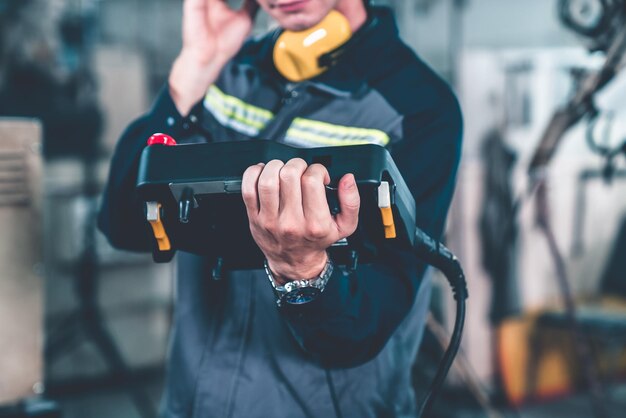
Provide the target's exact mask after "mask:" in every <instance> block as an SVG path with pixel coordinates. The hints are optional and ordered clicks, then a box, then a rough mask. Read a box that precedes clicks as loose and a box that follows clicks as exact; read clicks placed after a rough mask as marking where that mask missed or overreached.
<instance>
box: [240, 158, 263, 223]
mask: <svg viewBox="0 0 626 418" xmlns="http://www.w3.org/2000/svg"><path fill="white" fill-rule="evenodd" d="M263 167H265V164H263V163H259V164H257V165H252V166H250V167H248V168H247V169H246V171H245V172H244V173H243V177H242V179H241V195H242V197H243V201H244V203H245V205H246V211H247V212H248V218H249V219H253V218H254V217H256V216H257V215H258V213H259V195H258V192H257V184H258V181H259V176H260V175H261V172H262V171H263Z"/></svg>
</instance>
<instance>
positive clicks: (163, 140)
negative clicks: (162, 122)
mask: <svg viewBox="0 0 626 418" xmlns="http://www.w3.org/2000/svg"><path fill="white" fill-rule="evenodd" d="M151 145H167V146H170V147H171V146H172V145H176V140H175V139H174V138H172V137H171V136H169V135H165V134H154V135H152V136H151V137H150V138H148V146H151Z"/></svg>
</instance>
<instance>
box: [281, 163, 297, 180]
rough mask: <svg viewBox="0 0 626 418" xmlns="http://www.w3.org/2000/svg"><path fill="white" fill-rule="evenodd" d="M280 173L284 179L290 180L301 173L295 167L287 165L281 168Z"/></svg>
mask: <svg viewBox="0 0 626 418" xmlns="http://www.w3.org/2000/svg"><path fill="white" fill-rule="evenodd" d="M278 175H279V177H280V179H281V180H282V181H285V182H290V181H294V180H295V179H296V178H297V177H298V175H299V173H298V170H297V169H296V168H295V167H293V166H289V165H285V166H283V168H281V169H280V173H279V174H278Z"/></svg>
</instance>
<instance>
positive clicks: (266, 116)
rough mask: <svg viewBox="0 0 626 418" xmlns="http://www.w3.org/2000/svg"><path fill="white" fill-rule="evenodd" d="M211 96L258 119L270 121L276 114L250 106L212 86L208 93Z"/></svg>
mask: <svg viewBox="0 0 626 418" xmlns="http://www.w3.org/2000/svg"><path fill="white" fill-rule="evenodd" d="M209 95H214V97H215V98H216V99H217V100H218V101H221V102H223V103H225V104H228V105H230V106H232V107H234V108H240V109H244V110H246V111H247V112H249V113H250V114H252V115H253V116H255V117H258V118H259V119H262V120H265V121H268V120H270V119H272V118H273V117H274V114H273V113H272V112H270V111H269V110H266V109H263V108H261V107H257V106H254V105H251V104H248V103H246V102H244V101H243V100H241V99H239V98H237V97H235V96H229V95H227V94H225V93H223V92H222V91H221V90H220V89H219V88H218V87H217V86H211V87H210V88H209V91H208V92H207V96H209Z"/></svg>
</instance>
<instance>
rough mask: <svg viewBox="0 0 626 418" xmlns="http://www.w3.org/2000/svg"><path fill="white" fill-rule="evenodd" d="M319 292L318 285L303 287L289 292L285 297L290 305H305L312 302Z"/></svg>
mask: <svg viewBox="0 0 626 418" xmlns="http://www.w3.org/2000/svg"><path fill="white" fill-rule="evenodd" d="M319 294H320V290H319V289H318V288H317V287H302V288H300V289H296V290H292V291H291V292H289V293H287V294H286V295H285V297H284V299H285V302H287V303H289V304H290V305H303V304H305V303H309V302H311V301H312V300H313V299H315V298H316V297H317V296H318V295H319Z"/></svg>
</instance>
